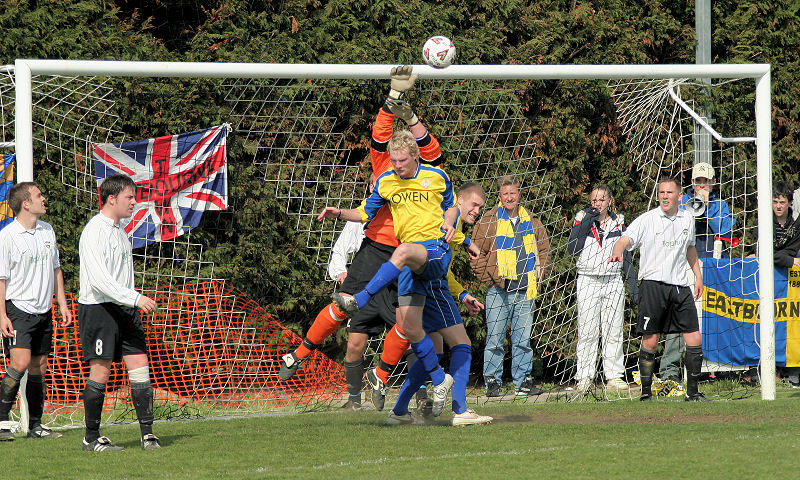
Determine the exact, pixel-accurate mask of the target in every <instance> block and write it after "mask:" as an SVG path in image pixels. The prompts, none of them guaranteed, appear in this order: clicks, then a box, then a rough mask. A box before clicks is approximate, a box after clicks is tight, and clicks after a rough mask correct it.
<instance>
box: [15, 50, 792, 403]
mask: <svg viewBox="0 0 800 480" xmlns="http://www.w3.org/2000/svg"><path fill="white" fill-rule="evenodd" d="M394 66H395V65H381V64H358V65H357V64H250V63H192V62H135V61H83V60H37V59H19V60H17V61H16V62H15V64H14V66H13V68H12V67H6V69H7V70H8V72H9V74H11V73H12V71H13V88H14V92H13V103H14V115H13V117H14V122H13V123H14V139H13V142H10V141H7V142H3V143H0V147H6V148H12V147H13V150H14V153H15V154H16V162H17V164H16V178H17V181H32V180H33V179H34V178H35V176H36V175H35V173H36V172H35V171H34V151H35V144H36V143H37V139H36V138H34V128H35V125H36V124H37V122H38V121H39V120H37V119H36V118H34V112H35V108H36V105H35V97H36V93H35V88H36V87H35V83H36V82H35V78H36V77H37V76H65V77H76V76H89V77H146V78H152V79H159V78H171V79H175V78H196V79H252V80H256V79H261V80H263V79H269V80H286V81H295V80H314V81H318V80H348V81H349V80H354V81H355V80H358V81H361V80H384V81H385V80H388V79H389V78H390V70H391V68H392V67H394ZM414 73H416V74H418V75H419V81H420V82H434V81H457V82H458V81H464V82H467V81H534V80H548V81H549V80H605V81H618V80H623V79H629V80H635V81H650V80H653V81H658V80H669V79H675V82H674V83H675V85H677V84H679V83H680V81H685V80H686V79H700V78H703V79H706V78H712V79H723V80H727V79H739V80H741V79H747V80H749V81H751V82H753V83H752V85H753V86H754V88H753V89H751V90H750V91H751V92H752V93H753V98H754V103H753V105H754V111H753V118H754V131H753V132H747V133H746V136H735V135H731V136H727V135H726V134H728V133H731V132H725V131H723V132H717V131H716V130H715V129H714V128H713V127H712V126H711V125H708V124H707V123H706V122H704V121H703V119H702V118H701V117H700V116H699V115H697V114H696V113H695V112H694V110H693V109H692V107H691V106H690V105H688V104H687V103H686V102H685V101H684V100H683V99H682V98H681V97H680V96H679V95H678V93H677V90H676V91H673V87H672V86H670V87H669V90H668V93H667V96H668V97H670V98H671V100H670V101H672V102H675V103H674V104H675V105H676V106H677V107H676V108H677V109H678V110H681V113H680V115H681V116H682V117H685V118H689V119H690V121H694V122H696V124H697V125H699V126H700V127H701V128H703V129H705V130H706V131H708V133H709V134H710V135H711V136H712V137H714V138H715V139H716V140H717V141H719V142H721V143H728V142H734V143H745V144H752V145H754V147H755V148H754V153H755V155H754V156H755V168H756V171H755V183H756V185H757V192H756V197H757V198H756V199H755V202H754V203H755V205H756V207H755V209H756V210H757V225H758V238H757V243H758V245H759V248H758V254H757V255H758V263H759V265H761V267H760V268H759V269H758V275H759V278H758V282H757V285H758V299H759V301H760V304H761V305H773V304H774V301H775V291H774V281H775V280H774V267H773V245H772V231H773V225H772V164H771V135H772V130H771V112H770V104H771V87H770V66H769V65H768V64H725V65H714V64H710V65H452V66H450V67H447V68H443V69H436V68H433V67H430V66H427V65H415V66H414ZM226 86H229V87H230V85H226ZM240 87H241V86H239V85H234V86H233V87H232V88H240ZM104 88H105V87H104ZM241 88H247V87H246V86H245V87H241ZM425 94H426V95H429V97H426V98H431V99H435V98H436V94H437V92H436V91H430V92H426V93H425ZM419 95H422V94H421V93H420V94H419ZM232 96H234V95H232ZM430 101H431V102H432V103H433V100H430ZM98 103H99V101H98ZM456 107H457V105H456ZM422 108H423V109H424V108H425V107H422ZM433 108H434V107H430V110H431V112H432V111H433ZM234 109H235V107H232V112H233V111H234ZM443 109H444V108H443ZM277 110H279V108H278V109H277ZM237 115H239V116H240V117H245V116H246V115H248V114H246V113H245V114H240V112H237V113H236V114H235V115H234V114H233V113H232V116H237ZM274 115H275V117H279V116H280V112H277V113H275V114H274ZM667 115H669V112H668V114H667ZM674 115H677V114H674ZM298 116H301V114H298ZM323 116H324V114H323ZM487 116H491V115H488V114H487ZM420 117H421V118H422V115H421V116H420ZM519 117H520V122H522V121H524V118H521V117H523V115H521V114H520V115H519ZM428 118H430V115H429V116H428ZM465 118H466V114H465ZM87 121H89V122H91V120H87ZM442 121H446V122H451V123H448V125H449V126H451V130H457V129H458V128H459V125H462V124H463V122H464V120H463V119H462V118H461V117H460V112H459V118H457V119H444V120H442ZM665 121H670V120H669V119H666V120H665ZM426 123H427V121H426ZM234 129H235V127H234ZM720 130H724V128H721V129H720ZM109 131H111V130H110V129H109ZM737 133H738V132H737ZM517 134H519V133H518V132H517ZM529 134H530V132H528V135H529ZM638 134H640V135H645V136H646V135H649V134H650V132H638ZM260 135H262V136H263V135H264V132H260ZM523 136H524V132H523ZM457 137H458V135H457V133H454V134H453V137H452V138H449V137H448V138H445V140H444V141H450V142H451V143H450V145H465V146H463V148H464V152H466V153H464V155H473V154H474V152H470V151H469V150H470V147H469V145H466V144H465V142H466V140H464V138H457ZM3 140H7V138H6V139H4V138H0V142H2V141H3ZM456 140H458V141H459V142H461V143H457V142H456ZM91 141H92V142H96V141H99V142H109V141H110V140H108V136H106V137H104V138H101V139H98V140H95V139H91ZM114 141H115V142H116V140H114ZM516 141H517V143H516V144H514V147H515V148H517V150H520V149H523V150H524V149H530V150H533V148H534V146H533V141H532V140H530V139H528V138H526V139H524V140H516ZM256 143H257V142H254V144H256ZM312 143H313V142H312ZM333 143H334V144H333V145H327V144H326V145H325V146H323V147H320V148H322V149H323V150H325V152H326V153H328V154H331V155H338V154H340V152H341V151H342V150H343V147H341V146H340V145H338V144H335V142H333ZM443 143H444V142H443ZM252 148H254V149H255V148H261V147H257V146H256V147H252ZM332 152H333V153H332ZM79 153H81V152H79ZM83 153H86V152H83ZM321 155H322V154H321ZM474 155H480V154H474ZM530 155H531V156H532V155H533V154H532V153H530ZM522 156H523V157H524V155H522ZM309 157H310V154H309ZM676 157H677V155H676ZM525 158H527V157H525ZM483 161H484V159H483V158H481V159H480V162H483ZM486 161H489V162H491V161H492V159H489V160H486ZM331 166H338V165H329V164H326V163H324V162H323V163H322V164H320V165H317V167H319V169H317V170H316V174H320V171H322V170H324V169H325V168H327V167H331ZM346 167H347V168H351V167H352V162H351V164H348V165H346ZM465 168H466V167H465ZM492 168H494V170H492ZM502 168H506V169H507V167H502ZM502 168H500V167H491V168H489V167H486V168H483V170H481V172H482V173H478V174H476V176H478V179H479V180H485V181H487V183H490V181H491V180H496V179H497V178H498V177H499V176H500V175H502V174H503V171H502ZM538 168H539V167H538V166H536V165H533V166H531V167H530V168H529V170H527V171H526V174H530V176H532V177H534V176H535V175H534V174H533V173H531V172H537V171H538ZM638 168H640V169H644V168H645V167H642V166H641V165H639V166H638ZM647 168H651V167H647ZM310 170H312V171H311V172H309V173H307V175H313V174H315V171H314V169H310ZM479 170H480V169H479ZM489 170H491V173H487V172H488V171H489ZM506 171H507V170H506ZM281 175H283V173H278V174H275V175H272V174H271V173H270V174H269V175H268V174H266V173H265V174H264V179H265V180H266V181H269V182H272V181H275V179H276V178H277V179H281V178H284V177H282V176H281ZM292 175H294V173H293V174H292ZM347 175H348V176H355V174H353V175H351V173H348V174H347ZM643 175H644V174H643ZM481 176H483V177H481ZM268 177H269V178H268ZM469 178H473V177H469ZM292 181H295V180H294V178H292ZM296 181H297V183H298V184H303V186H305V185H306V184H308V183H309V182H308V181H307V180H303V179H298V180H296ZM303 182H305V183H303ZM547 188H548V187H547V185H544V184H539V185H536V186H535V189H538V190H544V191H546V190H547ZM737 188H738V187H737ZM276 189H278V187H276ZM91 190H92V189H91V188H87V192H88V193H89V194H91ZM343 190H346V189H343ZM353 191H356V189H355V187H352V188H350V190H347V192H343V193H340V196H339V197H335V198H334V200H336V201H341V202H345V201H346V199H348V198H350V197H352V196H354V194H353V193H352V192H353ZM348 192H350V193H348ZM542 195H545V196H548V198H550V197H551V196H552V193H551V192H547V193H545V194H542ZM294 200H296V199H294V198H291V197H290V198H288V199H287V201H286V203H287V209H288V208H289V207H288V205H289V204H290V203H292V201H294ZM316 200H317V199H315V198H312V199H310V200H309V199H306V198H302V199H300V203H302V204H303V208H306V209H307V208H308V207H307V205H306V203H304V202H306V201H309V202H310V203H311V204H312V205H314V206H316V205H317V203H316ZM550 202H551V203H550V204H547V205H549V206H550V207H552V201H550ZM545 203H547V202H545ZM488 206H491V205H488ZM557 213H558V214H555V213H554V214H553V218H558V219H560V218H561V217H562V216H564V217H565V218H566V219H567V221H568V220H569V219H571V217H570V214H569V213H567V214H566V215H562V214H561V213H560V212H557ZM630 213H633V212H630ZM628 216H629V222H630V220H632V219H633V218H634V217H635V216H636V215H628ZM308 218H310V217H302V219H298V225H300V224H301V223H303V222H304V221H306V220H307V219H308ZM558 221H560V220H558ZM558 221H556V220H553V223H551V224H547V226H548V228H551V230H557V231H559V232H560V233H561V234H562V235H563V234H564V231H565V230H564V227H563V225H561V223H558ZM308 222H310V220H308ZM308 222H307V223H308ZM557 223H558V224H557ZM334 225H337V224H334ZM321 228H326V227H321ZM328 228H333V230H325V231H323V232H310V231H309V232H307V233H308V234H309V246H310V247H312V248H316V249H319V250H325V249H326V248H329V245H328V244H327V243H326V242H327V240H325V241H322V240H320V238H322V236H325V235H328V236H329V235H332V234H334V233H336V229H340V225H337V226H335V227H328ZM558 229H560V230H558ZM566 234H567V235H568V234H569V232H568V227H567V228H566ZM313 235H318V237H317V238H316V239H314V238H311V237H312V236H313ZM326 238H327V237H326ZM312 244H313V245H312ZM148 248H149V247H148ZM193 248H198V249H202V246H197V245H195V244H194V243H192V242H191V241H187V244H186V250H191V249H193ZM196 277H203V276H202V275H197V276H196ZM196 277H194V276H193V277H191V278H192V279H194V278H196ZM137 278H138V277H137ZM203 278H205V277H203ZM137 282H138V280H137ZM562 287H563V285H553V286H552V287H549V288H551V289H550V290H545V291H544V295H546V294H547V292H555V291H557V290H559V289H560V288H562ZM545 302H546V301H542V303H543V304H544V303H545ZM537 308H540V307H538V306H537ZM557 308H562V307H558V306H550V305H544V306H542V308H541V310H542V311H548V312H549V311H551V310H552V311H553V312H556V309H557ZM567 310H568V308H567V307H563V309H562V310H558V312H557V313H553V317H558V318H560V317H566V316H568V315H571V313H569V314H568V313H566V312H567ZM570 312H571V310H570ZM774 322H775V315H774V311H773V309H772V308H762V309H761V311H760V326H759V332H760V339H761V341H760V345H759V347H760V362H759V365H760V371H761V376H760V379H761V390H760V391H761V398H762V399H763V400H773V399H775V394H776V381H775V372H776V370H775V358H776V351H775V323H774ZM555 334H557V335H562V336H564V335H565V334H564V333H562V332H556V333H555ZM566 335H567V336H568V335H574V331H572V330H570V331H569V332H567V334H566ZM570 341H571V340H570ZM253 388H255V387H253ZM270 388H272V387H270ZM278 390H280V388H278ZM226 391H227V390H226ZM276 391H277V390H276ZM276 395H277V393H276ZM220 396H221V394H220Z"/></svg>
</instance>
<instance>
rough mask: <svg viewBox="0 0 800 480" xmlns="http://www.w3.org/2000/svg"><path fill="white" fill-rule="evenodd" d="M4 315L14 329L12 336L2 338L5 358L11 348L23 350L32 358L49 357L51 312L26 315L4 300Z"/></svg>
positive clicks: (51, 341) (51, 327)
mask: <svg viewBox="0 0 800 480" xmlns="http://www.w3.org/2000/svg"><path fill="white" fill-rule="evenodd" d="M6 314H7V315H8V319H9V320H11V325H12V326H13V327H14V336H13V337H11V338H5V337H4V338H3V347H4V348H5V353H6V357H9V356H11V349H12V348H24V349H27V350H30V351H31V355H32V356H34V357H37V356H41V355H49V354H50V351H51V349H52V346H53V311H52V310H48V311H47V312H45V313H28V312H26V311H24V310H20V309H19V308H17V307H16V306H14V303H12V302H11V300H6Z"/></svg>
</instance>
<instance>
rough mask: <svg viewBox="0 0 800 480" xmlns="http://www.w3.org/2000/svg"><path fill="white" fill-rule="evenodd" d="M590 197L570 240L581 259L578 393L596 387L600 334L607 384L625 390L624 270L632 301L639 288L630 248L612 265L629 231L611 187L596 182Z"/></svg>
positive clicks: (571, 246) (608, 387)
mask: <svg viewBox="0 0 800 480" xmlns="http://www.w3.org/2000/svg"><path fill="white" fill-rule="evenodd" d="M590 200H591V206H590V207H588V208H586V209H584V210H581V211H579V212H578V213H577V215H575V222H574V223H573V226H572V231H571V232H570V235H569V243H568V244H567V249H568V250H569V252H570V254H571V255H574V256H576V257H578V258H577V267H578V282H577V285H578V286H577V301H578V341H577V345H576V355H577V357H578V364H577V372H576V375H575V379H576V381H577V389H578V390H579V391H586V390H588V389H589V387H591V386H592V385H593V383H594V377H595V374H596V372H597V343H598V340H599V339H601V338H602V352H601V355H602V359H603V372H604V374H605V377H606V383H605V385H606V388H607V389H614V390H627V389H628V383H627V382H626V381H625V380H624V377H625V363H624V359H623V327H624V321H625V320H624V315H623V311H624V307H625V286H624V285H623V283H622V275H621V271H622V269H623V268H624V269H625V271H626V275H627V277H628V280H629V282H630V283H631V294H632V295H633V298H634V302H635V300H636V296H637V294H638V287H637V286H636V280H635V277H634V276H633V275H632V274H631V273H632V272H631V271H630V267H631V262H630V254H628V253H627V252H626V258H625V262H624V263H623V264H620V263H608V258H609V256H611V252H612V250H613V248H614V244H615V243H617V240H619V239H620V237H621V236H622V232H623V231H624V230H625V218H624V217H623V216H622V214H617V213H613V212H611V211H610V209H611V208H613V206H614V197H613V196H612V195H611V190H610V189H609V188H608V186H607V185H603V184H600V185H597V186H595V187H594V188H593V189H592V192H591V196H590Z"/></svg>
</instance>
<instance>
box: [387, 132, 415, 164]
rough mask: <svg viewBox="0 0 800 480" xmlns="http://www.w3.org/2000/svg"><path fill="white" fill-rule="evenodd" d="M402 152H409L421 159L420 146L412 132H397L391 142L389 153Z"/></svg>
mask: <svg viewBox="0 0 800 480" xmlns="http://www.w3.org/2000/svg"><path fill="white" fill-rule="evenodd" d="M402 150H408V153H410V154H411V155H413V156H416V157H419V145H417V139H416V138H414V135H413V134H412V133H411V131H410V130H397V131H396V132H394V134H393V135H392V138H391V140H389V153H391V152H400V151H402Z"/></svg>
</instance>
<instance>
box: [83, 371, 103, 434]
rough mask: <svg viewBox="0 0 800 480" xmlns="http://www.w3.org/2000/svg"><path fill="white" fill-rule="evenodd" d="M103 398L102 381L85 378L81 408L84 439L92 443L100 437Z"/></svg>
mask: <svg viewBox="0 0 800 480" xmlns="http://www.w3.org/2000/svg"><path fill="white" fill-rule="evenodd" d="M105 398H106V385H105V384H104V383H100V382H95V381H94V380H91V379H89V380H86V388H84V389H83V410H84V417H85V420H84V421H85V423H86V434H85V435H84V439H85V440H86V442H87V443H92V442H94V441H95V440H97V439H98V438H99V437H100V417H101V416H102V414H103V402H104V401H105Z"/></svg>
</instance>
